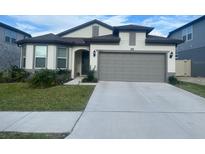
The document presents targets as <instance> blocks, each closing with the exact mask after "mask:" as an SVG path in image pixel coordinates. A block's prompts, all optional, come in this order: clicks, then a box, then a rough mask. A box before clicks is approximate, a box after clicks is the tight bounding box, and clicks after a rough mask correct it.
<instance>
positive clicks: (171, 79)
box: [169, 76, 179, 85]
mask: <svg viewBox="0 0 205 154" xmlns="http://www.w3.org/2000/svg"><path fill="white" fill-rule="evenodd" d="M169 83H170V84H173V85H176V84H178V83H179V81H178V80H177V78H176V77H175V76H170V77H169Z"/></svg>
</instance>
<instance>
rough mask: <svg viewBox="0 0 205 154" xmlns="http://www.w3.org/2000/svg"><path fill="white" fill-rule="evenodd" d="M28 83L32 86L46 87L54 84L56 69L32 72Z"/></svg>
mask: <svg viewBox="0 0 205 154" xmlns="http://www.w3.org/2000/svg"><path fill="white" fill-rule="evenodd" d="M29 84H30V86H31V87H33V88H47V87H51V86H54V85H56V84H57V83H56V71H53V70H39V71H36V72H35V73H34V75H33V76H32V78H31V79H30V80H29Z"/></svg>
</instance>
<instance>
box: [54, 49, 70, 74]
mask: <svg viewBox="0 0 205 154" xmlns="http://www.w3.org/2000/svg"><path fill="white" fill-rule="evenodd" d="M59 48H64V49H65V50H66V56H65V57H58V49H59ZM68 51H69V49H68V48H67V47H65V46H57V50H56V69H65V70H66V69H68V68H69V66H68V64H69V62H68V60H69V57H68V56H69V52H68ZM58 59H66V67H65V68H60V67H58Z"/></svg>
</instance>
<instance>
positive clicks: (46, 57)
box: [34, 45, 48, 69]
mask: <svg viewBox="0 0 205 154" xmlns="http://www.w3.org/2000/svg"><path fill="white" fill-rule="evenodd" d="M37 46H45V47H46V56H45V57H41V56H36V47H37ZM34 58H35V59H34V61H35V63H34V68H35V69H46V68H47V59H48V45H35V47H34ZM36 58H45V67H36Z"/></svg>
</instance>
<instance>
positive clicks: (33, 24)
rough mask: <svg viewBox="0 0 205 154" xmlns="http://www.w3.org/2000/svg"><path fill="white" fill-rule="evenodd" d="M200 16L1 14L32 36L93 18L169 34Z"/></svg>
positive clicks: (4, 20)
mask: <svg viewBox="0 0 205 154" xmlns="http://www.w3.org/2000/svg"><path fill="white" fill-rule="evenodd" d="M198 17H200V16H191V15H190V16H188V15H186V16H162V15H157V16H156V15H155V16H147V15H146V16H141V15H140V16H139V15H137V16H130V15H128V16H124V15H123V16H122V15H117V16H0V22H3V23H6V24H8V25H11V26H13V27H16V28H18V29H21V30H23V31H25V32H27V33H30V34H31V35H32V36H37V35H42V34H46V33H54V34H55V33H59V32H61V31H64V30H67V29H69V28H72V27H74V26H77V25H79V24H82V23H85V22H87V21H90V20H93V19H99V20H101V21H103V22H105V23H107V24H110V25H112V26H117V25H125V24H138V25H144V26H151V27H154V28H155V29H154V30H153V31H152V32H151V34H154V35H160V36H167V34H168V33H169V32H170V31H172V30H174V29H176V28H178V27H180V26H182V25H184V24H186V23H188V22H190V21H192V20H194V19H196V18H198Z"/></svg>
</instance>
